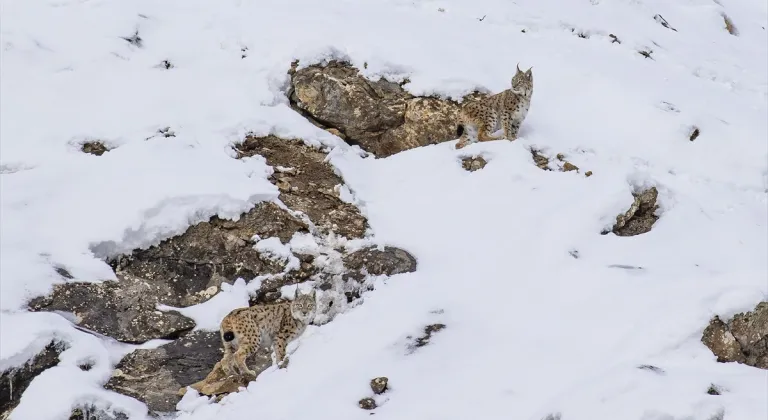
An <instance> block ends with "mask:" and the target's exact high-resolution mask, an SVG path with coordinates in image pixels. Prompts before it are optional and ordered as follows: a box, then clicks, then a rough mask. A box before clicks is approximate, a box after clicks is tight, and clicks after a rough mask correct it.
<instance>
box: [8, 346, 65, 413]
mask: <svg viewBox="0 0 768 420" xmlns="http://www.w3.org/2000/svg"><path fill="white" fill-rule="evenodd" d="M65 349H66V346H65V345H64V344H63V343H59V342H55V341H54V342H51V343H50V344H48V345H47V346H46V347H45V348H44V349H43V351H41V352H40V353H38V354H37V355H36V356H35V357H33V358H32V359H30V360H29V361H27V363H25V364H24V365H23V366H19V367H15V368H11V369H7V370H5V371H3V372H0V419H6V418H8V416H9V415H10V413H11V411H13V409H14V408H16V406H17V405H18V404H19V398H21V394H23V393H24V391H25V390H26V389H27V387H28V386H29V384H30V383H31V382H32V380H33V379H34V378H35V376H37V375H39V374H41V373H43V371H44V370H46V369H48V368H50V367H53V366H56V365H58V364H59V355H60V354H61V352H62V351H64V350H65Z"/></svg>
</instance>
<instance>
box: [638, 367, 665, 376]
mask: <svg viewBox="0 0 768 420" xmlns="http://www.w3.org/2000/svg"><path fill="white" fill-rule="evenodd" d="M637 368H638V369H640V370H647V371H648V372H653V373H655V374H657V375H664V374H666V373H667V372H665V371H664V369H662V368H660V367H657V366H653V365H640V366H638V367H637Z"/></svg>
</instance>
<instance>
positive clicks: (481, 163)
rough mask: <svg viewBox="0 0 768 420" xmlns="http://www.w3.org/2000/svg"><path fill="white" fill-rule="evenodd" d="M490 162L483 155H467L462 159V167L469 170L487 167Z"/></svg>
mask: <svg viewBox="0 0 768 420" xmlns="http://www.w3.org/2000/svg"><path fill="white" fill-rule="evenodd" d="M487 164H488V162H487V161H486V160H485V159H484V158H483V157H482V156H467V157H465V158H462V159H461V167H462V168H464V169H465V170H467V171H469V172H474V171H479V170H480V169H483V168H485V165H487Z"/></svg>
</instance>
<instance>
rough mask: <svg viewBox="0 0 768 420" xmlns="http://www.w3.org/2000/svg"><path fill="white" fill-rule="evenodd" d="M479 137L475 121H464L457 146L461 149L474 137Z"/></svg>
mask: <svg viewBox="0 0 768 420" xmlns="http://www.w3.org/2000/svg"><path fill="white" fill-rule="evenodd" d="M473 138H474V139H475V140H476V139H477V126H476V125H475V124H473V123H464V124H463V132H462V133H461V137H459V141H458V142H457V143H456V148H457V149H461V148H463V147H465V146H467V145H469V144H470V143H471V142H472V139H473Z"/></svg>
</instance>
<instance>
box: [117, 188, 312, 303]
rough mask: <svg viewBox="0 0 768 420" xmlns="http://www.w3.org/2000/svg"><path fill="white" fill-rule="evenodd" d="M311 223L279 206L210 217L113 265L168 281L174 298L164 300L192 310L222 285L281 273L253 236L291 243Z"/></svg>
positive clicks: (153, 280) (149, 278)
mask: <svg viewBox="0 0 768 420" xmlns="http://www.w3.org/2000/svg"><path fill="white" fill-rule="evenodd" d="M297 232H302V233H305V232H309V228H308V227H307V225H306V224H305V223H304V222H303V221H301V220H299V219H298V218H296V217H294V216H293V215H292V214H291V213H290V212H288V211H287V210H285V209H282V208H280V207H279V206H277V205H276V204H275V203H272V202H263V203H260V204H258V205H256V206H255V207H254V208H253V209H252V210H250V211H249V212H247V213H244V214H242V215H241V216H240V218H239V219H238V220H236V221H233V220H225V219H220V218H218V217H213V218H211V219H210V220H209V221H208V222H203V223H198V224H197V225H194V226H192V227H190V228H189V229H187V231H186V232H184V233H183V234H181V235H179V236H175V237H173V238H170V239H167V240H165V241H163V242H161V243H160V244H158V245H156V246H153V247H150V248H149V249H144V250H142V249H137V250H135V251H133V253H131V254H130V255H125V256H121V257H118V258H115V259H114V260H112V261H111V265H112V266H113V267H114V268H115V272H116V273H117V274H118V275H131V276H135V277H138V278H142V279H144V280H146V281H147V282H149V283H152V284H157V283H166V284H168V286H169V287H170V288H171V290H172V292H171V295H170V296H168V295H166V296H163V297H159V298H160V303H163V304H166V305H170V306H177V307H178V306H190V305H195V304H198V303H201V302H204V301H206V300H208V299H209V298H210V297H211V296H212V295H213V294H215V293H216V291H217V289H218V287H219V286H220V285H221V284H222V283H223V282H227V283H232V282H234V281H235V280H236V279H237V278H238V277H242V278H244V279H247V280H250V279H252V278H254V277H256V276H258V275H262V274H270V273H280V272H282V271H283V269H284V263H282V262H279V261H275V260H271V259H267V258H262V256H261V254H260V253H259V252H258V251H257V250H256V249H254V248H253V245H254V244H255V243H256V242H255V240H254V238H255V237H256V236H257V235H258V237H260V238H271V237H278V238H280V241H281V242H283V243H286V242H288V241H289V240H290V239H291V237H292V236H293V235H294V234H295V233H297Z"/></svg>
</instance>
